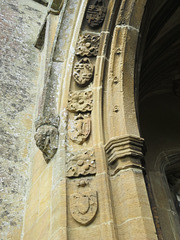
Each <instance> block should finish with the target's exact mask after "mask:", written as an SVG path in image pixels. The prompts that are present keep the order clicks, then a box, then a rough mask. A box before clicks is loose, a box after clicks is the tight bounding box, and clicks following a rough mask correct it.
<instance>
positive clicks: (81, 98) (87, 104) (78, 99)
mask: <svg viewBox="0 0 180 240" xmlns="http://www.w3.org/2000/svg"><path fill="white" fill-rule="evenodd" d="M92 96H93V94H92V91H75V92H72V93H70V96H69V100H68V106H67V109H68V110H69V111H70V112H90V111H92V103H93V98H92Z"/></svg>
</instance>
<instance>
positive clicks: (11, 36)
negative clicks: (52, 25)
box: [0, 0, 45, 240]
mask: <svg viewBox="0 0 180 240" xmlns="http://www.w3.org/2000/svg"><path fill="white" fill-rule="evenodd" d="M44 17H45V11H44V8H42V7H39V5H38V4H37V3H34V2H33V1H20V0H19V1H16V0H8V1H6V0H2V1H1V2H0V58H1V60H0V74H1V77H0V89H1V93H0V122H1V123H0V135H1V137H0V139H1V140H0V155H1V156H0V157H1V160H0V161H1V166H0V177H1V180H0V188H1V193H0V212H1V216H0V239H2V240H5V239H7V238H8V239H20V234H21V228H22V222H23V214H24V204H25V199H26V198H25V196H26V190H27V186H28V179H29V167H30V163H31V158H30V153H31V140H32V138H33V136H32V121H33V114H34V107H35V104H34V103H35V101H36V93H37V77H38V70H39V53H38V51H37V49H35V48H34V46H33V44H34V42H35V40H36V38H37V35H38V32H39V29H40V26H41V24H42V22H43V21H44ZM8 233H9V235H8ZM7 235H8V236H7Z"/></svg>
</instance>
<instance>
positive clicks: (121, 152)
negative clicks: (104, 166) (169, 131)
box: [105, 136, 144, 164]
mask: <svg viewBox="0 0 180 240" xmlns="http://www.w3.org/2000/svg"><path fill="white" fill-rule="evenodd" d="M143 142H144V139H143V138H140V137H136V136H125V137H113V138H111V139H110V141H109V142H108V143H107V144H106V145H105V151H106V154H107V157H108V163H109V164H112V163H114V162H115V161H117V160H119V159H121V158H124V157H128V156H131V157H134V158H138V159H142V158H143Z"/></svg>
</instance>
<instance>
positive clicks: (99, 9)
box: [86, 0, 107, 28]
mask: <svg viewBox="0 0 180 240" xmlns="http://www.w3.org/2000/svg"><path fill="white" fill-rule="evenodd" d="M106 11H107V8H106V7H105V6H104V3H103V0H96V1H95V2H94V4H91V5H89V7H88V9H87V13H86V20H87V22H88V25H89V26H90V27H92V28H98V27H100V26H101V25H102V24H103V22H104V18H105V16H106Z"/></svg>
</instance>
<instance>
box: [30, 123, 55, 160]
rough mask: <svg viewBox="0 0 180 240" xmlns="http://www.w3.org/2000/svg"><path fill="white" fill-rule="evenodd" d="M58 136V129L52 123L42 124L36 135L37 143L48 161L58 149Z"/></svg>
mask: <svg viewBox="0 0 180 240" xmlns="http://www.w3.org/2000/svg"><path fill="white" fill-rule="evenodd" d="M58 138H59V132H58V129H57V128H56V127H54V126H52V125H42V126H40V127H39V128H38V129H37V132H36V134H35V135H34V139H35V141H36V145H37V147H38V148H39V149H40V150H41V151H42V153H43V156H44V159H45V161H46V162H47V163H48V162H49V161H50V160H51V158H52V157H53V156H54V155H55V153H56V151H57V148H58Z"/></svg>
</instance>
